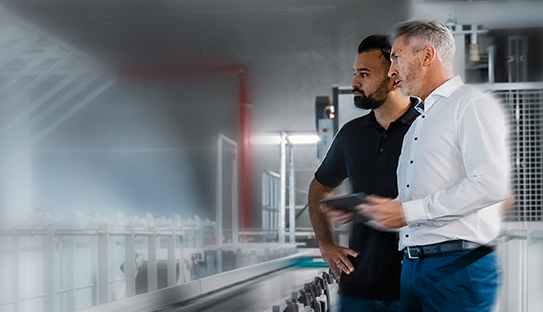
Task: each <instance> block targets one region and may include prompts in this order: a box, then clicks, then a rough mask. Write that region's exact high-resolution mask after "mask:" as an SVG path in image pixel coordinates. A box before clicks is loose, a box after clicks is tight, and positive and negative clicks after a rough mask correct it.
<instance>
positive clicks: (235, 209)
mask: <svg viewBox="0 0 543 312" xmlns="http://www.w3.org/2000/svg"><path fill="white" fill-rule="evenodd" d="M232 158H233V159H232V243H234V244H236V243H239V236H238V232H239V205H238V196H239V193H238V157H237V145H234V146H233V149H232Z"/></svg>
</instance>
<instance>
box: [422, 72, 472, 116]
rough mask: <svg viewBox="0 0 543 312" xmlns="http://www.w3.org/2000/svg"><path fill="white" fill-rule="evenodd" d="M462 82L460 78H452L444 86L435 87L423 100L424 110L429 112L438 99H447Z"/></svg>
mask: <svg viewBox="0 0 543 312" xmlns="http://www.w3.org/2000/svg"><path fill="white" fill-rule="evenodd" d="M463 84H464V82H463V81H462V78H461V77H460V76H454V77H453V78H451V79H449V80H447V81H445V83H444V84H442V85H441V86H439V87H437V88H436V89H435V90H434V91H433V92H432V93H430V95H429V96H428V97H427V98H426V100H424V110H425V111H427V110H429V109H430V108H431V107H432V106H433V105H434V104H435V103H436V102H437V101H439V99H440V98H448V97H449V96H451V94H452V93H453V92H454V91H456V90H457V89H458V88H460V86H462V85H463Z"/></svg>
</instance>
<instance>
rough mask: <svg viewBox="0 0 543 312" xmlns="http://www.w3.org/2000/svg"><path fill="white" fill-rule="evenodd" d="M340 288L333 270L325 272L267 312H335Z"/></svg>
mask: <svg viewBox="0 0 543 312" xmlns="http://www.w3.org/2000/svg"><path fill="white" fill-rule="evenodd" d="M338 289H339V286H338V281H337V280H336V279H335V277H334V276H333V275H332V274H331V272H330V273H327V272H323V273H322V276H315V278H314V281H311V282H309V283H305V284H304V287H303V288H301V289H300V290H298V291H297V292H292V293H291V296H290V298H285V299H284V300H281V303H280V304H278V305H274V306H272V308H271V309H268V310H266V312H335V310H336V309H337V305H336V303H337V297H338ZM298 295H299V296H298Z"/></svg>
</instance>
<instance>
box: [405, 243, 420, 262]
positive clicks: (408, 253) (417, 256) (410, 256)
mask: <svg viewBox="0 0 543 312" xmlns="http://www.w3.org/2000/svg"><path fill="white" fill-rule="evenodd" d="M411 250H417V255H416V256H413V255H411ZM407 258H409V259H418V258H420V249H419V248H417V247H409V246H408V247H407Z"/></svg>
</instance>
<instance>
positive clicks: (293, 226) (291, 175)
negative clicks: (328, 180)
mask: <svg viewBox="0 0 543 312" xmlns="http://www.w3.org/2000/svg"><path fill="white" fill-rule="evenodd" d="M288 147H289V183H288V186H289V199H288V203H289V217H290V218H289V231H290V239H289V242H290V243H291V244H292V243H295V242H296V211H295V208H294V207H295V202H296V189H295V187H294V145H292V144H289V146H288Z"/></svg>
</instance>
